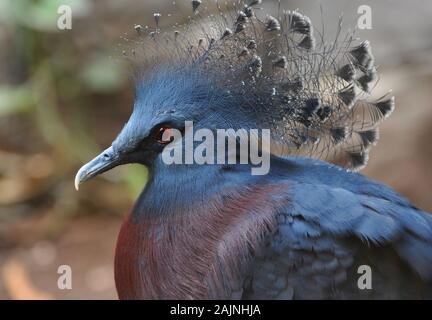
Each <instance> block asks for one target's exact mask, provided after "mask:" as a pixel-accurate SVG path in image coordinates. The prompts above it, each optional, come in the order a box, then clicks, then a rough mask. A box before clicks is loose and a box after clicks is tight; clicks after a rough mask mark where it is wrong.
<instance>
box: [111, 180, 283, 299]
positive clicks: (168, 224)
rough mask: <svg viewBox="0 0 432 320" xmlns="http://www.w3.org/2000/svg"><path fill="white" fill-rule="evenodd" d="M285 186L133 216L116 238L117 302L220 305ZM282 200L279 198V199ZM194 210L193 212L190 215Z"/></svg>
mask: <svg viewBox="0 0 432 320" xmlns="http://www.w3.org/2000/svg"><path fill="white" fill-rule="evenodd" d="M281 189H285V190H286V186H280V185H277V186H255V187H253V188H248V189H247V191H244V192H241V193H240V192H232V191H229V192H223V193H221V194H219V195H217V196H215V197H214V198H213V199H211V200H210V201H208V202H207V203H206V204H205V208H203V204H202V203H200V204H196V205H194V204H191V205H190V207H189V209H188V210H186V209H184V210H180V209H178V210H177V212H175V213H174V212H169V213H164V214H158V215H155V214H149V213H140V214H139V218H137V217H136V216H134V213H132V214H130V215H128V216H127V218H126V219H125V221H124V223H123V225H122V227H121V230H120V234H119V236H118V241H117V247H116V256H115V281H116V287H117V292H118V295H119V298H120V299H214V298H219V299H223V298H226V297H227V296H229V295H230V291H231V290H236V287H238V285H239V281H241V276H242V275H244V272H245V270H246V269H247V268H248V265H249V264H250V261H249V260H250V256H249V254H250V250H248V249H247V248H251V245H252V247H253V248H254V249H258V247H259V246H260V244H261V243H262V238H263V236H265V234H266V233H267V232H269V231H270V230H271V229H272V226H273V223H274V213H275V211H276V209H277V208H278V207H281V206H282V205H284V203H282V202H281V200H279V201H275V200H274V199H275V198H274V197H273V196H274V195H275V193H276V192H277V191H280V190H281ZM279 199H282V197H279ZM191 208H194V209H191Z"/></svg>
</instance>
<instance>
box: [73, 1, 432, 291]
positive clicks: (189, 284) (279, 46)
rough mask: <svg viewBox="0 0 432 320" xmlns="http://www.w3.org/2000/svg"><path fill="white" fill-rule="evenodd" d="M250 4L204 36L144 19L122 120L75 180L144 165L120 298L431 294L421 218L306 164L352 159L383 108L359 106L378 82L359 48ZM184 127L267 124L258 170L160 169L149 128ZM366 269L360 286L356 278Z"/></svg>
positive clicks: (119, 261) (400, 201)
mask: <svg viewBox="0 0 432 320" xmlns="http://www.w3.org/2000/svg"><path fill="white" fill-rule="evenodd" d="M258 2H259V1H252V2H251V4H250V5H246V6H245V7H244V8H242V9H241V12H240V13H236V14H235V16H233V17H231V19H230V17H227V16H225V17H223V19H222V20H223V23H220V22H214V21H213V20H211V22H212V21H213V25H211V27H209V28H208V29H206V30H208V31H205V32H204V35H202V37H200V36H197V35H196V34H193V35H190V37H189V38H188V37H187V35H181V33H179V32H178V31H176V32H175V33H174V35H169V34H163V33H161V31H160V30H159V22H160V18H161V17H160V15H159V16H157V23H158V27H157V29H156V30H155V31H151V32H150V34H149V37H148V38H146V39H145V40H143V41H144V43H145V46H144V48H145V49H146V50H149V51H150V52H149V54H148V56H147V57H146V60H145V61H143V60H139V63H141V65H140V67H142V66H144V65H146V66H147V67H146V68H147V69H146V70H147V71H146V72H142V70H141V68H140V70H139V72H138V74H137V85H136V101H135V106H134V110H133V113H132V115H131V117H130V119H129V121H128V122H127V124H126V125H125V127H124V128H123V130H122V131H121V133H120V134H119V135H118V137H117V138H116V139H115V140H114V142H113V143H112V146H111V147H109V148H108V149H106V150H105V151H104V152H103V153H102V154H101V155H100V156H98V157H96V158H95V159H94V160H92V161H91V162H90V163H89V164H87V165H85V166H84V167H83V168H82V169H81V170H80V171H79V172H78V174H77V177H76V185H77V186H78V185H79V183H80V182H82V181H85V180H87V179H89V178H91V177H93V176H95V175H97V174H99V173H102V172H104V171H106V170H109V169H111V168H113V167H115V166H117V165H121V164H126V163H132V162H136V163H142V164H145V165H147V166H148V167H149V172H150V175H149V181H148V182H147V184H146V186H145V188H144V190H143V192H142V194H141V195H140V197H139V199H138V200H137V202H136V204H135V206H134V208H133V210H132V212H131V214H130V215H129V216H128V217H127V218H126V220H125V222H124V224H123V227H122V230H121V232H120V235H119V239H118V243H117V249H116V262H115V277H116V285H117V290H118V293H119V296H120V298H124V299H139V298H141V299H149V298H181V299H188V298H195V299H200V298H201V299H204V298H222V299H224V298H231V299H238V298H244V299H311V298H320V299H331V298H358V299H363V298H427V297H431V294H432V282H431V280H432V267H431V265H432V217H431V216H430V215H429V214H428V213H426V212H424V211H422V210H420V209H418V208H416V207H414V206H413V205H411V204H410V203H409V202H408V201H407V200H406V199H404V198H403V197H401V196H400V195H398V194H397V193H395V192H394V191H392V190H391V189H390V188H388V187H386V186H384V185H381V184H379V183H377V182H374V181H372V180H369V179H367V178H366V177H364V176H362V175H360V174H358V173H354V172H353V171H349V170H347V169H345V168H343V167H341V166H337V165H334V164H330V163H328V162H324V161H321V160H314V159H312V157H315V158H325V156H326V155H328V154H329V153H330V152H332V151H335V155H336V158H337V160H339V161H336V162H337V163H339V164H341V165H343V166H345V167H348V168H353V169H358V168H361V167H363V166H364V165H365V164H366V161H367V158H368V152H369V150H370V148H371V147H372V146H373V145H374V144H375V143H376V141H377V139H378V125H379V123H380V122H381V120H383V119H384V118H386V117H387V116H388V115H389V114H390V113H391V111H393V108H394V99H393V98H392V97H391V98H387V99H380V100H378V101H377V102H368V101H367V99H366V98H367V95H368V94H369V89H370V88H371V83H372V82H373V81H374V79H375V78H376V68H375V67H374V58H373V56H372V53H371V48H370V45H369V43H368V42H367V41H365V42H362V43H360V44H359V45H357V46H354V47H353V46H351V38H348V40H347V39H345V40H343V41H341V42H340V43H339V42H337V41H336V42H332V43H330V44H327V43H325V42H324V40H323V39H318V40H316V39H315V38H314V37H313V28H312V25H311V22H310V19H309V18H307V17H306V16H303V15H301V14H300V13H298V12H283V13H278V14H277V15H275V16H276V17H278V18H275V17H273V16H268V17H267V18H265V19H261V18H259V17H256V14H254V11H253V5H256V4H257V3H258ZM252 4H253V5H252ZM192 5H193V11H194V12H197V11H199V10H198V7H199V5H200V2H199V1H195V2H193V4H192ZM229 21H231V22H229ZM230 23H232V25H229V24H230ZM227 24H228V25H227ZM239 25H240V26H239ZM193 29H194V28H193V26H192V27H191V26H190V25H188V26H187V28H185V30H186V31H188V30H193ZM232 30H234V31H232ZM142 33H143V31H142V30H141V29H140V36H141V35H142ZM194 40H196V41H195V42H196V44H198V46H193V45H191V43H193V41H194ZM146 61H147V62H146ZM149 65H150V66H149ZM361 90H363V91H361ZM185 121H193V123H194V125H195V129H197V130H198V129H203V128H205V129H209V130H210V131H213V132H214V131H216V130H218V129H234V130H237V129H253V128H259V129H265V128H269V129H270V130H271V132H272V136H271V138H272V155H271V157H270V169H269V172H268V174H266V175H251V167H252V165H251V164H249V163H247V164H205V165H200V164H197V163H192V164H175V165H167V164H166V163H165V162H164V161H163V159H162V150H163V149H164V148H165V147H166V146H167V145H169V143H170V141H169V140H168V141H167V140H165V139H163V136H162V133H164V132H165V131H167V130H169V129H178V130H179V131H183V130H184V129H185V128H184V122H185ZM184 143H185V142H184V141H183V140H182V144H184ZM236 147H237V146H236ZM273 147H274V148H273ZM301 155H303V156H304V155H308V156H309V157H302V156H301ZM363 265H366V266H369V267H370V268H371V271H372V288H371V289H364V290H363V289H361V288H359V286H358V279H359V277H360V275H359V274H358V272H357V271H358V268H359V267H360V266H363Z"/></svg>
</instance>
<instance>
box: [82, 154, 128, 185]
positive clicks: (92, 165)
mask: <svg viewBox="0 0 432 320" xmlns="http://www.w3.org/2000/svg"><path fill="white" fill-rule="evenodd" d="M119 164H120V159H119V156H118V154H117V153H116V152H114V150H113V147H109V148H108V149H106V150H105V151H103V152H102V153H101V154H100V155H98V156H97V157H96V158H94V159H93V160H91V161H90V162H88V163H87V164H85V165H83V166H82V167H81V169H79V170H78V172H77V174H76V176H75V189H76V190H78V188H79V185H80V184H81V183H82V182H84V181H87V180H89V179H91V178H93V177H94V176H97V175H98V174H101V173H103V172H105V171H107V170H109V169H111V168H114V167H115V166H118V165H119Z"/></svg>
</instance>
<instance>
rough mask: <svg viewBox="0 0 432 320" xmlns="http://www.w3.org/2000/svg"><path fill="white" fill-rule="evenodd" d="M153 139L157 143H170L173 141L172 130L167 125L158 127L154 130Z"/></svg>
mask: <svg viewBox="0 0 432 320" xmlns="http://www.w3.org/2000/svg"><path fill="white" fill-rule="evenodd" d="M154 138H155V140H156V141H157V142H159V143H163V144H166V143H170V142H171V141H173V140H174V135H173V130H172V128H171V127H170V126H168V125H161V126H160V127H158V128H156V130H155V133H154Z"/></svg>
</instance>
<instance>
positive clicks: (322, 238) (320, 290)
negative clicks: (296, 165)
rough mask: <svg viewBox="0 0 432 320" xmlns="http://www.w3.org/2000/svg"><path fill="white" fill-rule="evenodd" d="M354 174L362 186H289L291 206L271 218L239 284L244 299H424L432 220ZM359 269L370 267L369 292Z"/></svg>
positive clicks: (430, 275)
mask: <svg viewBox="0 0 432 320" xmlns="http://www.w3.org/2000/svg"><path fill="white" fill-rule="evenodd" d="M356 176H358V175H356ZM358 177H359V181H358V182H359V183H363V184H364V183H365V184H369V185H359V186H357V187H356V191H353V190H348V189H346V188H343V187H340V186H339V185H337V184H336V186H332V185H329V184H316V183H314V184H308V183H294V184H291V185H290V187H289V198H290V203H291V204H290V205H289V207H287V208H286V209H284V210H282V211H281V212H278V213H277V214H276V219H277V224H276V226H277V227H276V229H275V231H274V234H272V235H271V236H270V237H269V238H268V240H267V243H266V244H265V249H264V250H263V251H262V253H261V254H257V256H256V258H255V259H254V262H253V266H252V272H251V273H250V274H249V276H247V277H246V279H245V282H244V292H243V297H244V298H258V299H266V298H267V299H275V298H276V299H292V298H299V299H314V298H318V299H329V298H353V299H355V298H360V299H362V298H366V299H367V298H425V297H431V295H432V281H431V280H432V216H430V215H428V214H427V213H425V212H423V211H421V210H419V209H417V208H415V207H413V206H412V205H410V203H409V202H408V201H406V200H405V199H403V198H402V197H400V196H398V195H397V194H396V193H394V192H393V191H392V190H390V189H389V188H387V187H385V186H381V185H379V184H377V183H374V182H372V181H370V180H368V179H366V178H362V177H361V176H358ZM360 266H366V268H368V267H370V275H371V279H372V281H371V283H370V285H371V286H372V288H371V289H370V288H369V286H366V288H365V287H364V284H365V283H366V284H367V282H365V281H367V280H366V279H365V278H361V277H362V275H365V276H369V275H367V274H366V273H367V272H369V271H368V270H366V271H365V269H362V268H364V267H360ZM359 267H360V270H359ZM359 282H361V283H363V286H362V284H360V287H361V288H363V289H360V288H359Z"/></svg>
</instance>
